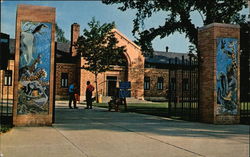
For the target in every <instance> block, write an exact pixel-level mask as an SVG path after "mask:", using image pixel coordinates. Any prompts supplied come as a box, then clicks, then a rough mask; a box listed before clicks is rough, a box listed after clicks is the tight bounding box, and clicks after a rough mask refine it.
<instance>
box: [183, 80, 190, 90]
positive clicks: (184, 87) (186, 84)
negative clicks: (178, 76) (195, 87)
mask: <svg viewBox="0 0 250 157" xmlns="http://www.w3.org/2000/svg"><path fill="white" fill-rule="evenodd" d="M182 86H183V87H182V88H183V90H184V91H188V90H189V83H188V79H183V80H182Z"/></svg>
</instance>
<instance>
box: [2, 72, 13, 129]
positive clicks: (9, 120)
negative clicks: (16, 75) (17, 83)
mask: <svg viewBox="0 0 250 157" xmlns="http://www.w3.org/2000/svg"><path fill="white" fill-rule="evenodd" d="M0 73H2V75H1V78H0V79H1V85H0V126H2V125H9V126H12V124H13V117H12V116H13V113H12V107H13V99H12V97H11V93H12V92H11V90H12V89H13V88H11V86H12V79H11V78H12V77H10V74H9V71H8V70H2V71H0ZM11 75H12V74H11Z"/></svg>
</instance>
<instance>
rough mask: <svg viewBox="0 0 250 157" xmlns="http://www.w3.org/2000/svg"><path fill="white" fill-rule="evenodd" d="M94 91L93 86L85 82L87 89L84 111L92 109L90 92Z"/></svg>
mask: <svg viewBox="0 0 250 157" xmlns="http://www.w3.org/2000/svg"><path fill="white" fill-rule="evenodd" d="M94 90H95V88H94V86H92V85H91V84H90V81H87V88H86V101H87V107H86V109H92V92H93V91H94Z"/></svg>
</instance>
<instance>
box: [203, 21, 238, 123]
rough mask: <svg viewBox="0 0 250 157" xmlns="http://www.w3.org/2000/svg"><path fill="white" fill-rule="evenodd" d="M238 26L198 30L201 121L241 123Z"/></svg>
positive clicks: (211, 26)
mask: <svg viewBox="0 0 250 157" xmlns="http://www.w3.org/2000/svg"><path fill="white" fill-rule="evenodd" d="M239 41H240V27H239V26H238V25H229V24H219V23H212V24H210V25H207V26H204V27H202V28H200V29H199V33H198V50H199V53H200V69H199V70H200V100H199V105H200V106H199V111H200V120H201V122H207V123H214V124H237V123H239V121H240V116H239V114H240V101H239V99H240V96H239V92H240V89H239V87H240V85H239V83H240V82H239V80H240V79H239V75H240V74H239V72H240V71H239V65H240V63H239V58H240V57H239V50H240V48H239Z"/></svg>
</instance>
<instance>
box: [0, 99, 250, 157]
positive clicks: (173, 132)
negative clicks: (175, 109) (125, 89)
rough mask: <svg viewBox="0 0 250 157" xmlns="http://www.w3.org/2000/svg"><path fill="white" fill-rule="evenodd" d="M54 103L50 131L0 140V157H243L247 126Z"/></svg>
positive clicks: (17, 132) (14, 133)
mask: <svg viewBox="0 0 250 157" xmlns="http://www.w3.org/2000/svg"><path fill="white" fill-rule="evenodd" d="M66 106H67V104H66V102H57V109H56V123H55V124H54V125H53V127H15V128H13V129H12V130H11V131H10V132H8V133H6V134H4V135H2V136H0V144H1V147H0V151H2V153H3V154H4V157H196V156H197V157H199V156H206V157H248V156H249V126H246V125H210V124H202V123H192V122H185V121H177V120H171V119H167V118H159V117H154V116H149V115H142V114H135V113H116V112H107V110H105V109H99V108H94V109H93V110H84V109H83V106H80V108H79V109H68V108H67V107H66Z"/></svg>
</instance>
